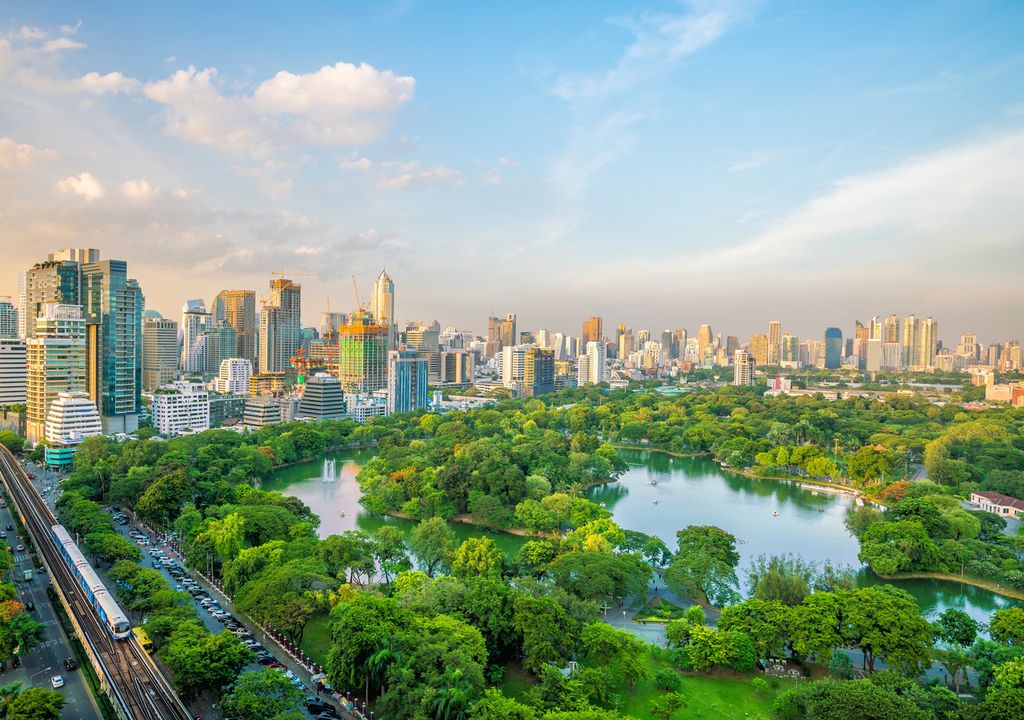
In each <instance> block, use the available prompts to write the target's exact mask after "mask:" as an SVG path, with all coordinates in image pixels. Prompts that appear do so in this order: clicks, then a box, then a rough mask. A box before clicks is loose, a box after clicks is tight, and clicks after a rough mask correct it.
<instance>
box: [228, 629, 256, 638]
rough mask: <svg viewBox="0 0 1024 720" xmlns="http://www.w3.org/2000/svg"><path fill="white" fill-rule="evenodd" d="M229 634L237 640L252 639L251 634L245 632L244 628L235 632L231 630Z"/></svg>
mask: <svg viewBox="0 0 1024 720" xmlns="http://www.w3.org/2000/svg"><path fill="white" fill-rule="evenodd" d="M231 634H232V635H234V636H235V637H239V638H244V637H250V638H251V637H252V633H251V632H249V631H248V630H246V629H245V628H238V629H237V630H232V631H231Z"/></svg>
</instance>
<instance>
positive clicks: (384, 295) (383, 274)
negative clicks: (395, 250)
mask: <svg viewBox="0 0 1024 720" xmlns="http://www.w3.org/2000/svg"><path fill="white" fill-rule="evenodd" d="M370 313H371V314H372V315H373V320H374V322H375V323H376V324H378V325H387V326H389V327H390V326H392V325H394V324H395V323H396V320H395V283H394V281H393V280H392V279H391V278H390V277H389V276H388V272H387V270H381V271H380V275H378V276H377V279H376V280H374V281H373V295H372V296H371V297H370Z"/></svg>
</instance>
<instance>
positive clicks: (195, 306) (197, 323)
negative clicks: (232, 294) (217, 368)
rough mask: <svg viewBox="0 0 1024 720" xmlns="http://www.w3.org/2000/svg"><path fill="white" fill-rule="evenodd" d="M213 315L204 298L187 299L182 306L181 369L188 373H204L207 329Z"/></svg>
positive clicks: (211, 322)
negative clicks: (208, 310) (207, 309)
mask: <svg viewBox="0 0 1024 720" xmlns="http://www.w3.org/2000/svg"><path fill="white" fill-rule="evenodd" d="M212 324H213V317H212V315H211V314H210V313H208V312H207V311H206V303H204V302H203V301H202V299H196V300H186V301H185V304H184V305H182V306H181V326H180V327H181V370H182V372H185V373H188V374H194V373H204V372H206V367H207V341H208V338H207V336H206V331H207V330H208V329H209V328H210V326H211V325H212Z"/></svg>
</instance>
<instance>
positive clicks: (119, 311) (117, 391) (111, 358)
mask: <svg viewBox="0 0 1024 720" xmlns="http://www.w3.org/2000/svg"><path fill="white" fill-rule="evenodd" d="M81 277H82V290H81V303H82V316H83V317H84V318H85V324H86V340H85V342H86V391H87V392H88V393H89V397H91V398H92V399H93V402H95V403H96V407H97V408H98V409H99V411H100V417H101V418H102V419H103V432H104V433H106V434H108V435H112V434H114V433H132V432H135V431H136V430H137V429H138V427H139V409H140V407H141V405H142V311H143V305H144V298H143V296H142V288H140V287H139V283H138V282H137V281H136V280H134V279H132V278H129V277H128V263H126V262H125V261H124V260H102V261H96V262H87V263H85V264H84V265H82V271H81Z"/></svg>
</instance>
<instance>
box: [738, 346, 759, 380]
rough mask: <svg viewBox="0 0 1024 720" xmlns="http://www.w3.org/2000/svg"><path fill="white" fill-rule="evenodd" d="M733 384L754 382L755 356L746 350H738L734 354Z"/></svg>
mask: <svg viewBox="0 0 1024 720" xmlns="http://www.w3.org/2000/svg"><path fill="white" fill-rule="evenodd" d="M732 364H733V376H732V384H733V385H753V384H754V366H755V361H754V358H752V357H750V355H749V353H747V352H746V351H744V350H737V351H736V352H735V354H734V355H733V363H732Z"/></svg>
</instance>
